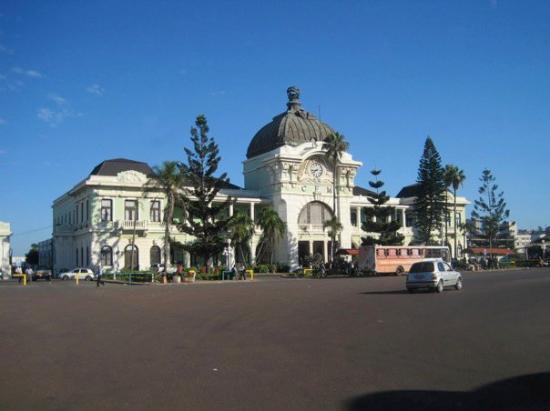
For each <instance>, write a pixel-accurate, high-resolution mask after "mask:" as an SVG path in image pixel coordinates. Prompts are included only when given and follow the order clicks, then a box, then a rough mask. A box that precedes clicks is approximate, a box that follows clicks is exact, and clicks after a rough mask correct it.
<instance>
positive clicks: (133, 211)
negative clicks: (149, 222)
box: [124, 200, 138, 221]
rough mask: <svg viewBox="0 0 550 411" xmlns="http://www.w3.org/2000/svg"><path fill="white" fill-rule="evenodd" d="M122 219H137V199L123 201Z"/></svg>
mask: <svg viewBox="0 0 550 411" xmlns="http://www.w3.org/2000/svg"><path fill="white" fill-rule="evenodd" d="M124 219H125V220H126V221H136V220H138V208H137V200H126V201H125V202H124Z"/></svg>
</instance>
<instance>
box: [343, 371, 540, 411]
mask: <svg viewBox="0 0 550 411" xmlns="http://www.w3.org/2000/svg"><path fill="white" fill-rule="evenodd" d="M345 409H346V410H348V411H360V410H369V411H376V410H407V411H420V410H422V411H435V410H438V411H439V410H445V411H456V410H468V411H469V410H487V411H488V410H499V411H503V410H529V411H531V410H533V411H534V410H550V373H538V374H529V375H523V376H519V377H514V378H510V379H506V380H501V381H497V382H495V383H492V384H488V385H484V386H482V387H480V388H478V389H476V390H474V391H469V392H463V391H412V390H411V391H385V392H380V393H375V394H366V395H362V396H359V397H356V398H353V399H351V400H349V401H348V402H347V403H346V407H345Z"/></svg>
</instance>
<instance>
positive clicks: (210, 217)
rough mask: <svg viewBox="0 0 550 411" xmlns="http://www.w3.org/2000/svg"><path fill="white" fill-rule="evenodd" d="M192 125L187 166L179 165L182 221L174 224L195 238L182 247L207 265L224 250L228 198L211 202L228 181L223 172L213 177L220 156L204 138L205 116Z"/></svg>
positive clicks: (227, 219)
mask: <svg viewBox="0 0 550 411" xmlns="http://www.w3.org/2000/svg"><path fill="white" fill-rule="evenodd" d="M195 125H196V127H192V128H191V142H192V144H193V150H191V149H188V148H185V153H186V155H187V163H186V164H184V163H182V164H180V167H181V171H182V173H183V175H184V178H185V179H186V186H187V188H186V189H185V190H184V194H183V195H182V198H181V200H182V203H183V205H184V210H185V219H184V221H183V223H181V224H179V225H178V229H179V230H180V231H182V232H184V233H186V234H189V235H191V236H193V237H194V238H195V240H194V241H192V242H190V243H187V244H184V246H183V248H184V249H185V250H187V251H189V252H190V253H191V254H195V255H199V256H201V257H203V259H204V263H205V264H208V261H209V259H210V258H211V257H213V256H215V255H216V254H219V253H221V252H222V250H223V249H224V247H225V238H224V235H225V233H226V232H227V228H228V225H229V222H230V218H229V217H224V216H223V214H224V211H225V209H226V208H227V207H228V205H229V202H230V201H231V199H230V198H227V200H226V201H223V202H217V203H214V202H213V200H214V198H215V197H216V195H217V194H218V192H219V191H220V189H221V188H223V187H224V186H225V185H226V184H228V183H229V179H228V178H227V174H226V173H222V174H221V175H220V176H219V177H215V176H214V174H215V173H216V171H217V170H218V166H219V164H220V160H221V157H220V156H219V148H218V145H217V144H216V143H215V142H214V139H213V138H212V137H208V131H209V128H208V123H207V121H206V117H205V116H204V115H199V116H198V117H197V119H196V121H195Z"/></svg>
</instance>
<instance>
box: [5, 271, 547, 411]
mask: <svg viewBox="0 0 550 411" xmlns="http://www.w3.org/2000/svg"><path fill="white" fill-rule="evenodd" d="M404 281H405V278H404V277H380V278H358V279H353V278H335V279H331V278H328V279H324V280H305V279H267V280H263V281H254V282H227V283H224V284H219V283H213V284H192V285H181V286H124V285H114V284H109V285H107V286H106V287H102V288H99V289H97V288H96V287H95V284H91V283H86V282H82V283H81V284H80V285H79V286H76V285H75V284H74V282H61V281H54V282H53V283H51V284H49V283H46V282H44V283H33V284H32V285H30V286H28V287H22V286H18V285H15V284H13V283H0V324H1V325H2V326H1V328H0V358H1V360H0V363H1V367H0V409H2V410H31V409H33V410H100V409H116V410H168V409H178V410H262V411H267V410H335V409H343V410H350V411H353V410H360V409H369V410H376V409H386V410H387V409H407V410H416V409H418V410H420V409H423V410H436V409H441V410H443V409H445V410H448V409H451V410H454V409H464V410H471V409H550V396H549V394H548V393H549V390H548V386H550V351H549V347H550V345H549V342H550V320H549V319H550V270H548V269H530V270H525V271H508V272H487V273H466V274H465V289H464V290H463V291H462V292H457V291H446V292H444V293H443V294H440V295H439V294H433V293H415V294H408V293H406V292H405V291H404Z"/></svg>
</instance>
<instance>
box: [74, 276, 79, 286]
mask: <svg viewBox="0 0 550 411" xmlns="http://www.w3.org/2000/svg"><path fill="white" fill-rule="evenodd" d="M74 279H75V280H76V285H78V274H76V275H75V276H74Z"/></svg>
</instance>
